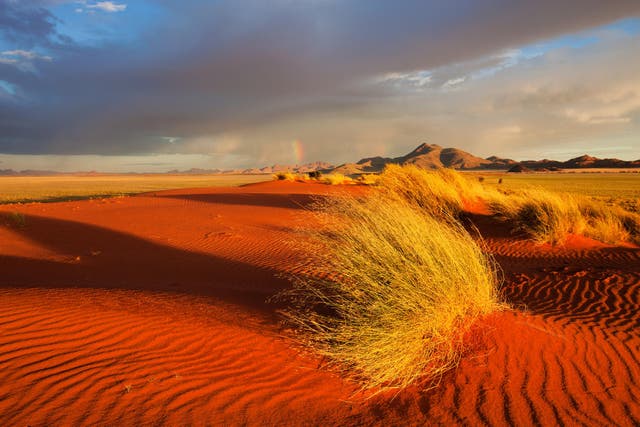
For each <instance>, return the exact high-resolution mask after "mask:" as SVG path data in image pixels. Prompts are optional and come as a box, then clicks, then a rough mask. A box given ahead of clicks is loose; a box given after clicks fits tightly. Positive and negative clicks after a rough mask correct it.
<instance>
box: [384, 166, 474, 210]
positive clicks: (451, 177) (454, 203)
mask: <svg viewBox="0 0 640 427" xmlns="http://www.w3.org/2000/svg"><path fill="white" fill-rule="evenodd" d="M378 184H379V186H380V187H381V188H382V190H383V192H384V193H385V195H386V197H388V198H393V199H400V200H404V201H406V202H408V203H409V204H411V205H413V206H416V207H418V208H420V210H422V211H424V212H426V213H428V214H431V215H435V216H436V217H441V218H451V217H457V216H459V215H460V213H461V212H462V211H463V210H464V205H465V203H469V202H475V201H477V200H478V199H480V198H481V197H482V196H483V195H484V194H485V192H486V191H487V190H485V188H484V187H483V186H482V184H480V183H479V182H477V181H472V180H470V179H467V178H465V177H464V176H462V174H460V173H458V172H456V171H455V170H453V169H446V168H440V169H434V170H426V169H422V168H419V167H417V166H413V165H405V166H399V165H393V164H392V165H387V167H386V168H385V169H384V171H383V172H382V174H381V175H380V178H379V181H378Z"/></svg>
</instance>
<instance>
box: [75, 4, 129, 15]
mask: <svg viewBox="0 0 640 427" xmlns="http://www.w3.org/2000/svg"><path fill="white" fill-rule="evenodd" d="M85 7H86V8H87V9H96V10H101V11H103V12H110V13H113V12H124V11H125V10H126V9H127V5H126V4H124V3H121V4H119V3H114V2H112V1H99V2H97V3H93V4H91V3H85Z"/></svg>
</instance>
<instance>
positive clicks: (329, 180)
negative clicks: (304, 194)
mask: <svg viewBox="0 0 640 427" xmlns="http://www.w3.org/2000/svg"><path fill="white" fill-rule="evenodd" d="M321 180H322V182H324V183H325V184H329V185H340V184H345V183H349V182H351V181H352V180H351V178H349V177H348V176H345V175H343V174H341V173H330V174H328V175H324V176H323V177H322V178H321Z"/></svg>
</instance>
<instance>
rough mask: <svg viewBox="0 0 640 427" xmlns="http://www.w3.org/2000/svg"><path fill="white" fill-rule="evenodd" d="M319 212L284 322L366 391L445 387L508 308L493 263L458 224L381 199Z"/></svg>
mask: <svg viewBox="0 0 640 427" xmlns="http://www.w3.org/2000/svg"><path fill="white" fill-rule="evenodd" d="M373 190H374V191H373V193H372V194H371V195H370V196H368V197H365V198H355V197H353V196H343V197H338V198H335V199H332V200H330V201H325V202H323V204H321V205H320V206H318V207H317V208H318V210H317V211H316V214H317V217H318V221H319V223H320V224H321V226H320V227H317V228H314V229H311V230H307V237H308V239H306V241H307V242H308V247H307V248H306V249H307V253H308V254H309V257H310V259H309V260H306V262H305V265H307V266H308V265H313V266H314V274H311V275H308V276H304V277H301V276H299V275H298V276H297V277H294V283H295V284H296V285H295V287H294V288H293V289H292V290H290V291H287V292H286V293H285V295H284V297H286V298H289V299H291V300H292V301H293V308H291V309H289V310H287V311H285V312H284V314H285V316H286V318H287V320H288V321H289V322H290V323H291V324H292V325H294V326H295V327H296V328H297V330H298V331H300V332H301V334H300V337H301V340H302V342H303V343H304V344H305V345H306V346H308V347H309V348H311V349H312V350H314V351H316V352H317V353H319V354H321V355H323V356H325V357H326V358H327V359H328V360H329V362H330V364H331V365H332V366H334V367H336V368H337V369H339V370H341V371H342V372H344V373H345V374H346V375H347V376H348V377H350V378H352V379H355V380H357V381H358V382H360V383H361V384H362V387H363V389H373V388H382V389H384V388H386V387H398V388H403V387H406V386H408V385H410V384H413V383H415V382H417V381H420V380H425V381H428V380H437V379H438V377H439V376H440V375H442V374H443V373H444V372H446V371H447V370H449V369H451V368H453V367H455V366H456V365H457V363H458V361H459V360H460V357H461V354H462V352H463V350H464V340H463V337H464V335H465V333H466V332H467V331H468V330H469V328H470V326H471V325H472V324H473V322H474V320H475V319H477V318H478V317H480V316H483V315H486V314H488V313H491V312H493V311H495V310H497V309H500V308H501V307H502V304H501V303H500V302H499V298H498V277H497V273H496V266H495V263H494V262H493V260H492V259H491V258H490V257H489V256H487V255H485V254H484V253H483V251H482V249H481V247H480V246H479V245H478V243H476V241H475V240H474V239H473V238H472V237H471V236H470V235H469V234H468V232H467V231H466V230H465V229H464V228H463V227H462V226H461V225H460V224H459V223H457V222H455V221H454V220H450V221H442V219H441V218H437V217H434V216H433V215H430V214H428V213H425V212H421V211H418V210H417V209H416V208H415V207H414V206H411V205H410V204H409V203H407V202H406V201H403V200H400V199H389V198H388V197H387V193H386V192H384V191H380V190H378V189H373Z"/></svg>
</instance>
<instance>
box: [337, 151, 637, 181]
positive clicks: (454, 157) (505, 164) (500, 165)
mask: <svg viewBox="0 0 640 427" xmlns="http://www.w3.org/2000/svg"><path fill="white" fill-rule="evenodd" d="M388 164H399V165H416V166H418V167H421V168H425V169H435V168H441V167H447V168H453V169H460V170H511V169H514V171H526V170H533V171H545V170H546V171H548V170H558V169H583V168H638V167H640V159H639V160H634V161H626V160H620V159H599V158H597V157H592V156H588V155H586V154H585V155H584V156H580V157H576V158H573V159H570V160H567V161H564V162H561V161H557V160H549V159H543V160H525V161H522V162H517V161H515V160H512V159H505V158H501V157H497V156H491V157H487V158H486V159H483V158H482V157H478V156H474V155H473V154H471V153H468V152H466V151H463V150H460V149H458V148H443V147H441V146H439V145H437V144H420V145H419V146H418V147H417V148H416V149H415V150H413V151H412V152H410V153H408V154H406V155H404V156H400V157H395V158H391V157H367V158H364V159H361V160H359V161H358V162H356V163H345V164H343V165H340V166H338V167H336V168H334V169H333V172H338V173H342V174H345V175H351V174H358V173H367V172H380V171H381V170H382V169H384V167H385V166H386V165H388Z"/></svg>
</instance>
